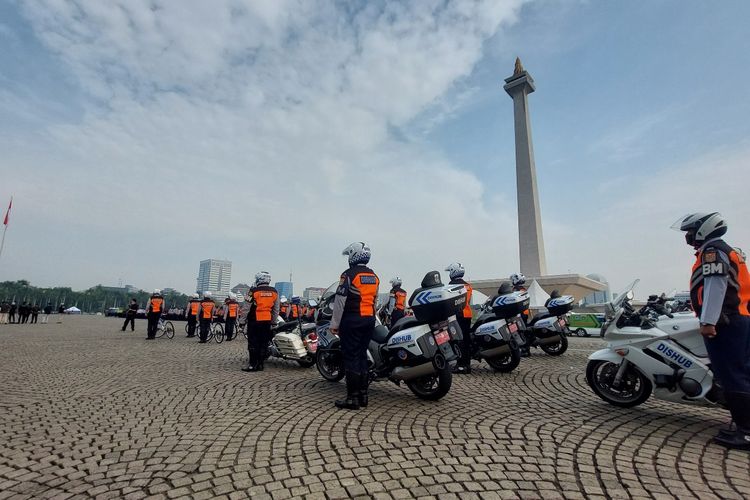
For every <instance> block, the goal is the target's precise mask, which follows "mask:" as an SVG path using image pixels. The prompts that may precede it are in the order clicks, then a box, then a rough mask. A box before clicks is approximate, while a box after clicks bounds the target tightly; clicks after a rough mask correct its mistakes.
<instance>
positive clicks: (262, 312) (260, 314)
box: [252, 286, 279, 321]
mask: <svg viewBox="0 0 750 500" xmlns="http://www.w3.org/2000/svg"><path fill="white" fill-rule="evenodd" d="M252 297H253V301H254V302H255V307H254V308H255V321H271V320H272V319H273V307H274V305H275V304H276V300H277V299H278V297H279V293H278V292H277V291H276V289H275V288H273V287H270V286H262V287H258V288H256V289H255V290H254V291H253V295H252Z"/></svg>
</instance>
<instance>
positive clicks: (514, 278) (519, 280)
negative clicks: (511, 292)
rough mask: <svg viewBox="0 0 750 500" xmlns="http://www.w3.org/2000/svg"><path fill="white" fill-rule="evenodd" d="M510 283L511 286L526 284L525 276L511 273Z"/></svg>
mask: <svg viewBox="0 0 750 500" xmlns="http://www.w3.org/2000/svg"><path fill="white" fill-rule="evenodd" d="M510 283H511V284H512V285H513V286H518V285H523V284H524V283H526V276H524V275H523V274H522V273H513V274H511V275H510Z"/></svg>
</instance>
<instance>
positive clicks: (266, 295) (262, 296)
mask: <svg viewBox="0 0 750 500" xmlns="http://www.w3.org/2000/svg"><path fill="white" fill-rule="evenodd" d="M248 298H249V301H250V312H249V313H248V315H247V352H248V363H247V368H243V369H242V371H243V372H262V371H263V362H264V361H265V359H266V351H267V350H268V342H269V341H270V340H271V326H272V325H273V324H274V323H275V322H276V318H278V316H279V292H277V291H276V289H275V288H274V287H272V286H271V275H270V274H269V273H267V272H265V271H261V272H259V273H258V274H256V275H255V285H254V286H253V288H251V289H250V293H249V294H248Z"/></svg>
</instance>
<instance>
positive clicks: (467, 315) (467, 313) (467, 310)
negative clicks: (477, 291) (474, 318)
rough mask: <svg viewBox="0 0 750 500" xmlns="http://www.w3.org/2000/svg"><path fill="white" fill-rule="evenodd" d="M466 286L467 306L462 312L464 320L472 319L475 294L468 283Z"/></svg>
mask: <svg viewBox="0 0 750 500" xmlns="http://www.w3.org/2000/svg"><path fill="white" fill-rule="evenodd" d="M464 286H465V287H466V305H465V306H464V310H463V311H462V312H463V316H464V318H471V295H472V294H473V293H474V289H473V288H472V287H471V285H470V284H468V283H466V285H464Z"/></svg>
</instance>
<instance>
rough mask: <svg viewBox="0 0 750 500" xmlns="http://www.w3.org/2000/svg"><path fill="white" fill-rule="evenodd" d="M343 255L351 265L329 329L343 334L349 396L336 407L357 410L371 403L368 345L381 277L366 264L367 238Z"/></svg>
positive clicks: (337, 298)
mask: <svg viewBox="0 0 750 500" xmlns="http://www.w3.org/2000/svg"><path fill="white" fill-rule="evenodd" d="M342 255H346V256H347V257H348V260H349V269H347V270H346V271H344V272H343V273H342V274H341V278H340V279H339V286H338V288H337V289H336V297H335V298H334V301H333V313H332V318H331V325H330V331H331V333H334V334H336V335H338V336H339V337H340V338H341V356H342V360H343V363H344V371H345V372H346V398H345V399H340V400H337V401H336V403H335V404H336V407H338V408H346V409H350V410H358V409H359V408H360V407H366V406H367V404H368V399H369V397H368V394H367V389H368V385H369V382H370V381H369V373H368V371H369V369H368V366H367V346H368V345H369V343H370V339H372V335H373V333H374V331H375V303H376V302H377V298H378V288H379V287H380V279H379V278H378V277H377V275H376V274H375V272H374V271H373V270H372V269H370V268H369V267H367V264H368V263H369V262H370V256H371V252H370V247H369V246H367V244H366V243H364V242H361V241H360V242H356V243H352V244H351V245H349V246H348V247H346V248H345V249H344V251H343V252H342Z"/></svg>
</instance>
